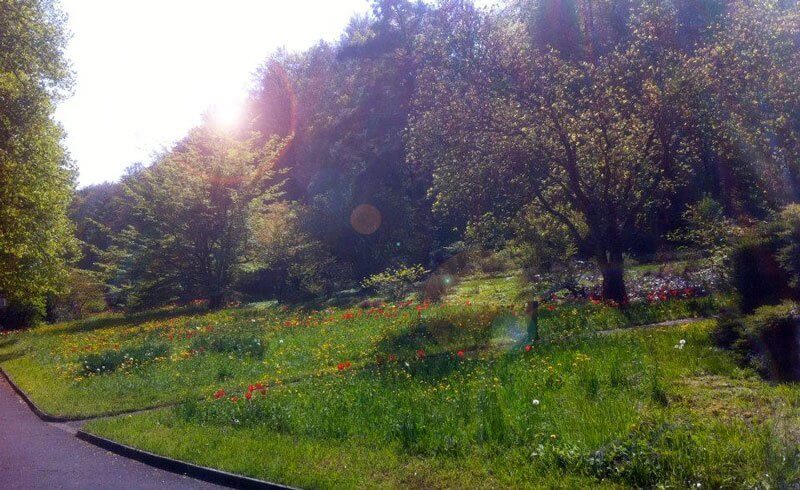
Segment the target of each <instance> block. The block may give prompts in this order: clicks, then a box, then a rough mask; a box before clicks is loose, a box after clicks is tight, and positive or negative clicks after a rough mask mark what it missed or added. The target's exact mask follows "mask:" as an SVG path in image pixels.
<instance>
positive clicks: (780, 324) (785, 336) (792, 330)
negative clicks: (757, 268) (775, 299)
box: [738, 302, 800, 381]
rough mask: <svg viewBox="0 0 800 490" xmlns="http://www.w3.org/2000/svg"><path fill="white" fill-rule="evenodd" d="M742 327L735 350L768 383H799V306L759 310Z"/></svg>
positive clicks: (784, 304)
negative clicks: (762, 373) (775, 381)
mask: <svg viewBox="0 0 800 490" xmlns="http://www.w3.org/2000/svg"><path fill="white" fill-rule="evenodd" d="M744 326H745V330H744V336H743V338H742V339H741V340H740V341H739V342H738V347H739V349H740V350H746V352H745V353H746V355H747V357H748V359H750V360H751V361H753V362H754V363H755V364H756V367H757V368H759V369H760V370H761V371H762V372H764V373H765V374H767V375H768V376H769V377H770V378H772V379H776V380H779V381H800V305H798V304H797V303H791V302H786V303H782V304H780V305H777V306H762V307H761V308H759V309H758V310H756V312H755V314H753V315H750V316H748V317H746V318H745V319H744Z"/></svg>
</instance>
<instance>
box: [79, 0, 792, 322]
mask: <svg viewBox="0 0 800 490" xmlns="http://www.w3.org/2000/svg"><path fill="white" fill-rule="evenodd" d="M798 42H800V8H799V7H798V2H797V1H796V0H793V1H789V0H764V1H748V0H735V1H725V0H648V1H638V0H637V1H634V0H600V1H597V0H594V1H589V0H517V1H509V2H506V3H505V4H503V5H502V6H500V7H497V8H494V9H489V10H486V9H478V8H476V7H474V6H473V5H472V4H471V3H470V2H468V1H457V0H445V1H441V2H438V3H436V4H428V3H423V2H416V3H415V2H410V1H403V0H378V1H376V2H375V3H374V10H373V13H372V15H370V16H366V17H359V18H355V19H353V20H352V22H351V23H350V25H349V26H348V28H347V30H346V32H345V33H344V34H343V35H342V37H341V39H340V40H339V41H338V42H335V43H320V44H318V45H316V46H314V47H313V48H311V49H309V50H307V51H305V52H302V53H286V52H278V53H276V54H275V55H273V56H272V57H271V58H270V59H269V60H266V61H265V63H264V65H263V68H262V69H261V70H260V72H259V74H258V80H259V81H258V83H257V84H256V86H255V87H254V89H253V91H252V94H251V97H250V99H249V102H248V109H247V118H246V122H245V123H244V124H242V126H241V127H239V128H238V129H237V130H236V131H235V132H228V133H225V132H223V131H222V130H220V129H217V128H215V127H214V124H213V122H211V121H209V122H207V123H205V124H204V125H203V126H201V127H200V128H197V129H195V130H193V131H192V132H191V134H190V135H188V136H187V137H186V138H185V139H184V140H183V141H181V142H179V143H178V144H177V145H176V146H175V148H174V149H172V150H171V151H169V152H167V153H166V154H164V155H162V156H161V157H160V158H158V159H157V160H156V161H155V162H153V163H152V165H150V166H148V167H141V166H140V167H134V168H132V169H130V170H129V171H128V173H127V175H125V177H123V178H122V179H121V180H120V181H119V182H117V183H112V184H103V185H99V186H93V187H89V188H86V189H83V190H81V191H80V192H79V193H78V195H77V197H76V199H75V202H74V203H73V206H72V208H71V215H72V218H73V220H74V221H75V223H76V228H77V236H78V238H79V240H80V241H81V243H82V248H83V254H82V255H81V259H80V260H79V261H78V262H77V268H76V272H74V273H73V275H79V276H80V277H82V278H83V279H82V282H81V281H77V280H75V278H73V284H80V283H82V284H85V285H86V287H87V288H89V289H91V288H98V287H100V288H101V289H102V290H103V291H104V293H105V300H106V301H107V303H108V305H110V306H113V307H126V308H144V307H150V306H155V305H159V304H164V303H170V302H185V301H190V300H193V299H198V298H202V299H207V300H209V301H211V303H212V304H214V305H217V304H222V303H223V302H225V301H227V300H230V299H233V298H235V297H237V296H242V297H247V298H257V297H262V298H263V297H277V298H281V299H286V300H301V299H307V298H312V297H316V296H320V295H324V294H327V293H330V292H333V291H337V290H342V289H347V288H351V287H354V286H356V285H358V284H359V283H360V281H361V280H362V279H363V278H364V277H366V276H369V275H371V274H374V273H377V272H380V271H382V270H385V269H387V268H391V267H397V266H400V265H413V264H423V265H425V266H426V267H430V268H433V267H436V266H437V262H438V261H440V260H441V259H443V258H446V256H447V255H448V253H451V252H452V251H453V250H455V249H458V248H459V247H461V245H459V246H458V247H456V246H453V244H456V243H458V244H461V243H464V244H466V245H465V246H467V247H473V248H481V249H485V250H500V249H513V250H514V256H515V257H516V258H518V260H519V262H520V264H521V265H522V266H524V267H527V268H533V269H541V270H546V269H547V268H548V267H551V266H552V265H553V264H554V263H557V262H559V261H563V260H566V259H568V258H570V257H572V256H577V257H583V258H591V259H593V260H594V261H596V263H597V265H598V266H599V268H600V269H601V270H602V273H603V278H604V281H603V282H604V285H603V294H604V296H605V297H606V298H607V299H611V300H615V301H623V300H624V299H625V294H626V291H625V284H624V279H623V270H622V267H623V256H624V255H626V254H628V255H632V256H634V257H650V256H652V255H653V254H655V253H656V252H657V251H658V250H659V249H661V248H664V247H672V246H674V243H672V242H669V241H668V240H667V238H665V237H667V236H670V235H671V233H672V232H674V231H675V230H678V229H680V228H681V227H682V226H683V225H684V223H683V216H684V213H685V210H686V209H687V206H688V205H690V204H692V203H695V202H698V201H700V200H701V199H703V198H711V199H714V200H715V201H717V202H718V203H720V204H721V206H722V209H723V210H724V213H725V215H727V217H728V218H730V219H732V220H733V221H734V222H746V221H748V220H753V219H763V218H766V217H768V216H770V214H771V213H772V212H774V210H776V209H779V208H781V207H782V206H783V205H785V204H787V203H790V202H795V201H797V198H798V195H799V194H798V193H799V192H800V154H799V152H800V139H799V138H798V136H799V135H800V133H799V132H798V131H799V130H800V63H798V61H800V50H798ZM154 117H157V115H154ZM110 157H111V158H113V156H110ZM448 251H449V252H448ZM71 301H73V300H71ZM73 302H74V301H73Z"/></svg>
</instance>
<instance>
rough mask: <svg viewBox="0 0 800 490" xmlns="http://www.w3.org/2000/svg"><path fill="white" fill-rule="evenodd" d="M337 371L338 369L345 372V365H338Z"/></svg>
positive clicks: (341, 363)
mask: <svg viewBox="0 0 800 490" xmlns="http://www.w3.org/2000/svg"><path fill="white" fill-rule="evenodd" d="M336 369H338V370H339V371H344V363H343V362H340V363H339V364H337V365H336Z"/></svg>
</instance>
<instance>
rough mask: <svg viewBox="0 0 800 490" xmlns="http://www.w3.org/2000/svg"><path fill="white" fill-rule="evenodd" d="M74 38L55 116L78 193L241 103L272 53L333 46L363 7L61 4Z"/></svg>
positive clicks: (168, 1)
mask: <svg viewBox="0 0 800 490" xmlns="http://www.w3.org/2000/svg"><path fill="white" fill-rule="evenodd" d="M61 5H62V8H63V10H64V11H65V12H66V13H67V14H68V15H69V28H70V30H71V31H72V34H73V37H72V39H71V41H70V44H69V47H68V50H67V56H68V58H69V59H70V60H71V62H72V65H73V69H74V71H75V73H76V82H77V83H76V86H75V93H74V95H73V97H72V98H70V99H69V100H67V101H65V102H63V103H62V104H61V106H60V107H59V108H58V110H57V112H56V117H57V118H58V120H60V121H61V123H62V124H63V125H64V127H65V129H66V131H67V133H68V135H67V139H66V144H67V148H68V149H69V151H70V154H71V156H72V158H73V160H75V161H76V162H77V164H78V168H79V170H80V177H79V185H80V186H81V187H83V186H86V185H90V184H95V183H99V182H103V181H109V180H116V179H117V178H119V177H120V176H121V175H122V173H123V171H124V169H125V168H126V167H128V166H129V165H131V164H133V163H136V162H142V163H150V160H151V159H152V156H153V155H154V153H155V152H156V151H158V150H160V149H162V148H164V147H167V146H169V145H170V144H171V143H172V142H174V141H176V140H178V139H179V138H181V137H182V136H183V135H185V134H186V132H187V130H188V129H190V128H192V127H193V126H195V125H197V124H198V123H199V122H200V118H201V115H202V114H203V113H204V112H206V111H208V110H209V109H211V108H212V107H217V108H218V109H219V110H220V111H221V112H223V113H224V112H230V111H231V108H233V107H236V106H237V105H238V103H240V102H241V101H242V100H243V99H244V97H245V95H246V93H247V89H248V87H249V84H250V83H251V81H252V74H253V72H254V71H255V70H256V68H257V67H258V66H259V65H260V64H261V63H262V62H263V61H264V60H265V59H266V58H267V56H269V55H270V54H271V53H273V52H274V51H275V50H276V49H277V48H280V47H285V48H286V49H288V50H289V51H299V50H303V49H305V48H307V47H309V46H311V45H313V44H314V43H315V42H316V41H317V40H319V39H325V40H336V39H338V37H339V35H340V34H341V33H342V31H343V30H344V28H345V27H346V26H347V23H348V21H349V19H350V18H351V16H352V15H354V14H356V13H365V12H368V11H369V10H370V5H369V1H368V0H225V1H220V0H217V1H211V0H114V1H104V0H61Z"/></svg>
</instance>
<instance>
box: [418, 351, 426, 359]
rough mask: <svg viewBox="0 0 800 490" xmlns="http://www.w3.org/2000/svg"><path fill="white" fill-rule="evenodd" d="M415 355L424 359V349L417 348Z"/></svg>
mask: <svg viewBox="0 0 800 490" xmlns="http://www.w3.org/2000/svg"><path fill="white" fill-rule="evenodd" d="M417 357H418V358H420V359H425V350H424V349H419V350H418V351H417Z"/></svg>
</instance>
